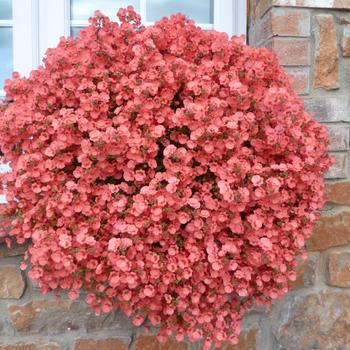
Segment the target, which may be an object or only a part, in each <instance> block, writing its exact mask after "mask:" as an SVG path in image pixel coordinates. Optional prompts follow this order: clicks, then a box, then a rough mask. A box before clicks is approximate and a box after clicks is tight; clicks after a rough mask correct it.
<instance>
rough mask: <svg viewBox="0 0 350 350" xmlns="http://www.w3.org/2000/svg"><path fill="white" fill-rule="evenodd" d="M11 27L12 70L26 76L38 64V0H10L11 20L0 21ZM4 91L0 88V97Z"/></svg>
mask: <svg viewBox="0 0 350 350" xmlns="http://www.w3.org/2000/svg"><path fill="white" fill-rule="evenodd" d="M0 25H1V26H2V27H4V26H6V27H12V49H13V71H15V72H19V73H20V74H21V75H24V76H28V75H29V73H30V71H31V70H32V69H34V68H36V67H37V66H38V64H39V55H38V30H39V27H38V26H39V24H38V0H12V20H8V21H1V24H0ZM3 96H5V91H4V90H0V97H3Z"/></svg>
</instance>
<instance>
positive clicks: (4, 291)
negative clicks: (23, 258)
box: [0, 266, 25, 299]
mask: <svg viewBox="0 0 350 350" xmlns="http://www.w3.org/2000/svg"><path fill="white" fill-rule="evenodd" d="M24 289H25V282H24V279H23V276H22V273H21V271H20V270H19V269H18V268H17V267H15V266H1V267H0V299H19V298H20V297H21V296H22V294H23V292H24Z"/></svg>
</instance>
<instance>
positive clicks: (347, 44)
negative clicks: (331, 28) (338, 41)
mask: <svg viewBox="0 0 350 350" xmlns="http://www.w3.org/2000/svg"><path fill="white" fill-rule="evenodd" d="M342 50H343V56H344V57H349V56H350V26H348V27H346V28H344V30H343V40H342Z"/></svg>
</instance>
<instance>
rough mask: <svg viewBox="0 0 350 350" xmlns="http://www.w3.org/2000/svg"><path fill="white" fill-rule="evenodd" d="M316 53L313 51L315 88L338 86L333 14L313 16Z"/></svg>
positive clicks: (329, 88) (335, 87) (328, 88)
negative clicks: (315, 28)
mask: <svg viewBox="0 0 350 350" xmlns="http://www.w3.org/2000/svg"><path fill="white" fill-rule="evenodd" d="M315 19H316V22H317V30H316V33H315V34H316V53H315V80H314V87H315V88H324V89H327V90H331V89H337V88H339V81H338V79H339V77H338V75H339V72H338V70H339V68H338V63H339V62H338V48H337V34H336V29H335V23H334V18H333V15H331V14H320V15H316V16H315Z"/></svg>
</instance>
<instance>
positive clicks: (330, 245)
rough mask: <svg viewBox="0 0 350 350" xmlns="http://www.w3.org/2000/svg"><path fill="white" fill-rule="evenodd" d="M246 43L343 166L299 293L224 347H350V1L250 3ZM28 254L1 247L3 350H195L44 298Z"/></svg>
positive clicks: (254, 315) (120, 319)
mask: <svg viewBox="0 0 350 350" xmlns="http://www.w3.org/2000/svg"><path fill="white" fill-rule="evenodd" d="M249 24H250V26H249V35H248V41H249V43H250V45H252V46H267V47H269V48H271V49H273V50H274V51H275V52H276V53H277V55H278V56H279V58H280V62H281V64H282V65H283V66H284V67H285V71H286V72H287V73H288V74H289V75H290V76H291V77H292V79H293V84H294V87H295V89H296V90H297V92H298V93H299V94H300V95H301V97H302V98H303V99H304V101H305V106H306V108H307V110H308V111H310V112H311V113H313V114H314V116H315V118H316V119H318V120H319V121H320V122H322V123H324V124H325V125H326V126H327V127H328V130H329V135H330V139H331V144H330V146H329V151H330V153H331V154H332V155H333V156H334V158H335V160H336V163H335V165H334V166H333V167H332V169H331V170H330V171H329V173H328V174H327V186H326V194H327V197H328V204H327V206H326V208H325V210H324V212H323V215H322V218H321V220H320V221H319V222H318V224H317V227H316V229H315V234H314V236H313V237H312V239H311V240H310V241H309V242H308V250H309V257H308V259H307V260H306V261H303V260H300V264H299V267H298V278H297V280H296V281H295V282H293V284H292V288H293V290H292V291H291V292H290V293H288V295H287V296H286V297H285V298H284V299H283V300H280V301H278V302H276V303H275V304H274V305H273V307H272V308H268V309H261V308H257V309H254V310H251V312H249V314H248V315H247V317H246V318H245V320H244V325H243V331H242V335H241V337H240V341H239V344H238V345H236V346H230V345H224V346H223V347H222V350H311V349H312V350H335V349H341V350H350V333H349V329H350V311H349V310H350V177H349V162H348V159H349V132H350V0H250V21H249ZM23 252H24V248H23V247H17V246H14V247H13V248H12V249H10V250H9V249H7V248H6V247H5V245H4V244H1V242H0V350H95V349H96V350H126V349H130V350H192V349H193V350H195V349H199V347H200V344H189V343H187V342H182V343H178V342H176V341H175V340H170V341H168V342H167V343H166V344H165V345H160V344H159V343H158V342H157V341H156V339H155V337H154V333H152V331H150V332H146V331H145V330H144V329H142V328H141V329H140V328H135V327H133V326H132V324H131V323H130V320H128V318H127V317H125V316H123V315H121V314H120V313H111V314H108V315H103V316H96V315H94V313H93V312H92V311H91V310H90V309H89V308H88V307H87V306H86V305H85V304H84V302H83V301H82V300H79V301H75V302H71V301H69V300H67V298H65V297H63V298H62V299H60V300H55V298H54V296H51V295H50V296H42V295H40V293H39V291H38V290H37V288H36V287H35V286H33V285H32V284H31V283H30V281H29V280H28V279H27V277H26V276H25V275H24V274H23V273H22V272H21V271H20V269H19V263H20V261H21V258H22V255H23Z"/></svg>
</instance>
